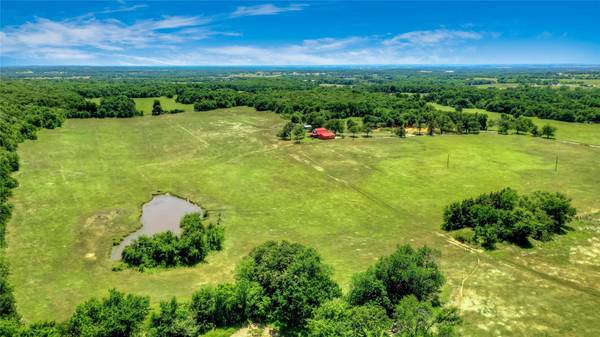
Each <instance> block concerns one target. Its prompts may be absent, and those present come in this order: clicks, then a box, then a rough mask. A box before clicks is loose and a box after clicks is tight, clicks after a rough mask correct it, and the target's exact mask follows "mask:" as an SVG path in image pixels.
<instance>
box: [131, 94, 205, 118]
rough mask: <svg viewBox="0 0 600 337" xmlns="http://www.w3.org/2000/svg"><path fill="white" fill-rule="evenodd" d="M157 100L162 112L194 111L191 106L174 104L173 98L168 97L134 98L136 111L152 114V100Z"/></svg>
mask: <svg viewBox="0 0 600 337" xmlns="http://www.w3.org/2000/svg"><path fill="white" fill-rule="evenodd" d="M155 99H158V100H159V101H160V105H161V106H162V108H163V110H165V111H167V110H173V109H181V110H183V111H194V105H193V104H182V103H177V102H175V99H174V98H168V97H165V96H163V97H159V98H156V97H147V98H134V99H133V100H134V101H135V106H136V109H137V110H141V111H143V112H144V115H150V114H151V113H152V104H154V100H155Z"/></svg>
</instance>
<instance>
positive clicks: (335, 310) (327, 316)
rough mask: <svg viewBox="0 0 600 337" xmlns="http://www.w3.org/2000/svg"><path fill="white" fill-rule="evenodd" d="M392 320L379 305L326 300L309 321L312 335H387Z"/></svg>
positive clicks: (360, 336) (359, 336) (320, 336)
mask: <svg viewBox="0 0 600 337" xmlns="http://www.w3.org/2000/svg"><path fill="white" fill-rule="evenodd" d="M390 328H391V320H390V319H389V318H388V316H387V314H386V312H385V310H384V309H383V308H382V307H379V306H350V305H349V304H348V303H347V302H345V301H342V300H333V301H329V302H326V303H325V304H323V305H322V306H321V307H320V308H319V309H317V310H316V311H315V315H314V316H313V318H312V319H311V320H310V321H309V322H308V331H309V332H308V336H310V337H331V336H351V337H375V336H386V335H387V334H388V331H389V330H390Z"/></svg>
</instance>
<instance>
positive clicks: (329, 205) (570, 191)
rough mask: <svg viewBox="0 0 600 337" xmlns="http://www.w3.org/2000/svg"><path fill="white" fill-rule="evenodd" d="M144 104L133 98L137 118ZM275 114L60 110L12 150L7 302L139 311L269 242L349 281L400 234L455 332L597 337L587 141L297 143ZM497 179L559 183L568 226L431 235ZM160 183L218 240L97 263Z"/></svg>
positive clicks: (593, 178)
mask: <svg viewBox="0 0 600 337" xmlns="http://www.w3.org/2000/svg"><path fill="white" fill-rule="evenodd" d="M152 100H153V99H143V100H140V99H136V102H137V104H138V108H139V109H142V110H144V111H146V110H147V108H149V107H151V104H152ZM163 108H165V109H170V108H178V106H175V105H174V106H172V107H167V106H166V104H164V103H163ZM543 122H544V123H545V122H546V121H543ZM283 123H284V121H283V120H282V119H281V118H280V117H279V116H278V115H276V114H274V113H270V112H256V111H255V110H254V109H252V108H247V107H238V108H231V109H221V110H214V111H207V112H189V113H181V114H176V115H162V116H158V117H154V116H144V117H138V118H130V119H84V120H73V119H71V120H67V121H66V122H65V124H64V125H63V126H62V127H61V128H59V129H57V130H42V131H41V132H39V134H38V135H39V139H38V140H36V141H26V142H25V143H23V144H21V145H20V147H19V155H20V158H21V168H20V171H18V172H17V173H16V174H15V176H16V178H17V179H18V181H19V183H20V186H19V187H18V188H17V189H15V190H14V196H13V197H12V199H11V203H12V204H14V215H13V217H12V219H11V221H10V223H9V226H8V229H7V241H8V242H9V243H10V244H9V245H8V248H7V257H8V260H9V262H10V265H11V272H12V274H11V283H12V284H14V285H15V295H16V298H17V305H18V309H19V312H20V313H21V314H22V315H23V317H24V318H25V319H26V320H28V321H34V320H45V319H59V320H62V319H65V318H66V317H68V316H69V315H70V314H71V313H72V311H73V309H74V308H75V306H76V305H77V304H79V303H81V302H82V301H84V300H86V299H88V298H90V297H92V296H104V295H105V294H106V291H107V289H109V288H113V287H114V288H117V289H119V290H122V291H126V292H130V293H135V294H144V295H150V296H151V299H152V301H153V304H156V303H157V302H158V301H159V300H166V299H169V298H170V297H171V296H173V295H175V296H177V297H178V298H181V299H184V300H189V298H190V295H191V294H192V292H194V291H195V290H197V289H198V288H199V287H200V286H201V285H203V284H209V283H210V284H215V283H218V282H222V281H229V280H232V278H233V271H234V270H233V268H234V266H235V265H236V264H237V263H238V262H239V260H240V258H241V257H242V256H244V255H245V254H247V253H248V251H249V250H250V249H252V248H253V247H255V246H257V245H258V244H260V243H262V242H264V241H266V240H270V239H276V240H281V239H287V240H292V241H297V242H301V243H303V244H306V245H308V246H312V247H315V248H316V249H317V250H318V251H319V253H320V254H321V255H322V256H323V257H324V260H325V262H326V263H327V264H329V265H331V266H332V267H333V269H334V276H335V279H336V280H337V281H339V282H340V283H341V284H342V285H343V286H344V287H346V286H347V285H348V283H349V280H350V277H351V276H352V274H353V273H356V272H358V271H362V270H364V269H366V268H367V267H368V266H369V265H371V264H373V263H374V262H375V261H376V259H377V258H378V257H379V256H382V255H385V254H389V253H390V252H392V251H393V250H394V248H395V247H396V246H397V245H398V244H402V243H411V244H413V245H424V244H427V245H429V246H431V247H434V248H437V249H439V250H441V252H442V256H441V265H442V268H443V271H444V274H445V275H446V277H447V281H448V282H447V284H446V286H445V288H444V299H445V300H447V301H449V302H450V303H451V304H453V305H456V306H457V307H459V308H460V312H461V314H462V316H463V318H464V319H465V324H464V325H463V327H462V330H463V331H464V333H465V335H467V336H482V335H489V336H491V335H502V336H590V337H592V336H597V332H598V331H600V322H599V321H598V319H597V318H598V317H597V311H598V308H600V213H599V212H600V194H599V192H598V191H600V172H599V171H600V170H599V168H600V148H597V147H591V146H587V145H582V144H576V143H566V142H561V141H553V140H546V139H541V138H533V137H530V136H516V135H511V136H501V135H497V134H495V133H493V132H488V133H482V134H480V135H460V136H459V135H444V136H434V137H428V136H421V137H408V138H406V139H400V138H394V137H384V134H383V133H382V134H376V137H371V138H364V137H358V138H351V137H345V138H344V139H336V140H333V141H311V142H305V143H304V144H294V143H292V142H289V141H281V140H279V139H277V138H276V137H275V135H276V133H277V131H278V130H279V129H280V128H281V125H282V124H283ZM551 123H561V122H555V121H551ZM565 124H567V123H565ZM569 128H572V131H569V130H571V129H568V128H567V127H565V126H562V125H561V126H559V127H558V132H557V138H558V140H563V139H564V140H571V141H576V142H583V143H587V144H600V139H598V138H600V132H598V125H593V126H591V125H582V124H569ZM587 128H593V130H587ZM385 135H387V133H386V134H385ZM557 155H558V157H559V163H558V170H557V171H555V159H556V156H557ZM448 157H449V158H450V159H449V166H447V160H448ZM506 186H510V187H513V188H515V189H517V190H519V191H523V192H530V191H533V190H537V189H541V190H548V191H561V192H563V193H565V194H567V195H568V196H569V197H571V198H572V199H573V205H574V206H575V207H577V209H578V213H579V215H580V219H579V220H577V221H574V223H573V224H572V225H573V227H574V229H575V230H574V231H572V232H569V233H568V234H566V235H563V236H559V237H557V238H556V239H555V240H554V241H551V242H547V243H540V242H534V247H533V248H530V249H520V248H516V247H514V246H509V245H499V247H498V249H497V250H496V251H491V252H484V251H481V250H479V249H473V248H469V247H465V246H464V245H461V244H459V243H458V242H457V241H455V240H453V239H452V238H451V236H450V234H448V233H445V232H443V231H442V230H440V224H441V221H442V211H443V208H444V207H445V206H446V205H447V204H448V203H449V202H451V201H455V200H461V199H463V198H466V197H470V196H476V195H479V194H481V193H485V192H489V191H492V190H498V189H501V188H503V187H506ZM159 191H166V192H171V193H174V194H177V195H180V196H183V197H186V198H189V199H190V200H192V201H194V202H196V203H197V204H199V205H201V206H202V207H204V208H206V209H207V210H208V211H209V212H210V213H211V214H221V216H222V219H223V224H224V226H225V229H226V232H225V248H224V250H223V251H221V252H217V253H214V254H211V255H210V256H209V258H208V261H207V263H203V264H200V265H198V266H196V267H192V268H176V269H170V270H153V271H150V272H145V273H140V272H137V271H135V270H124V271H112V270H111V269H112V268H113V267H114V266H115V265H116V262H114V261H111V260H110V258H109V257H110V251H111V246H112V244H113V241H115V240H118V239H119V238H121V237H123V236H124V235H126V234H128V233H130V232H132V231H134V230H136V229H137V228H138V227H139V226H140V224H139V215H140V205H141V204H143V203H145V202H147V201H148V200H149V199H150V198H151V196H152V194H153V193H156V192H159Z"/></svg>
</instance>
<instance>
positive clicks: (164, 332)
mask: <svg viewBox="0 0 600 337" xmlns="http://www.w3.org/2000/svg"><path fill="white" fill-rule="evenodd" d="M198 335H199V331H198V328H197V327H196V324H195V322H194V320H193V319H192V317H191V316H190V314H189V312H188V310H187V308H186V307H185V306H183V305H181V304H179V303H177V300H176V299H175V297H173V298H172V299H171V301H169V302H161V303H160V311H159V312H158V313H153V314H152V316H151V317H150V329H149V336H151V337H195V336H198Z"/></svg>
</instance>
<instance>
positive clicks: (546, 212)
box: [442, 188, 576, 249]
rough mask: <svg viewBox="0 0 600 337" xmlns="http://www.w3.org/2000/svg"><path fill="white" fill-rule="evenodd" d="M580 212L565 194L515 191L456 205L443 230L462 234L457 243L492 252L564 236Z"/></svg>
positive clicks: (450, 207)
mask: <svg viewBox="0 0 600 337" xmlns="http://www.w3.org/2000/svg"><path fill="white" fill-rule="evenodd" d="M575 213H576V209H575V208H573V207H572V206H571V202H570V199H568V198H567V197H566V196H565V195H563V194H561V193H558V192H557V193H551V192H543V191H537V192H533V193H531V194H528V195H519V194H518V193H517V192H516V191H515V190H513V189H511V188H505V189H503V190H500V191H498V192H492V193H489V194H482V195H480V196H479V197H477V198H469V199H465V200H463V201H460V202H453V203H451V204H450V205H448V206H447V207H446V209H445V210H444V223H443V224H442V229H444V230H447V231H455V230H461V232H459V234H457V235H456V237H457V239H459V240H461V241H465V242H469V243H474V244H480V245H481V246H483V247H485V248H488V249H492V248H494V246H495V244H496V243H497V242H502V241H506V242H511V243H515V244H518V245H524V246H527V245H529V244H530V243H529V239H530V238H534V239H536V240H543V241H547V240H550V239H551V238H552V237H553V236H554V235H555V234H561V233H564V232H565V231H566V229H567V227H566V225H567V223H568V222H569V221H570V220H571V219H572V218H573V216H575Z"/></svg>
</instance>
